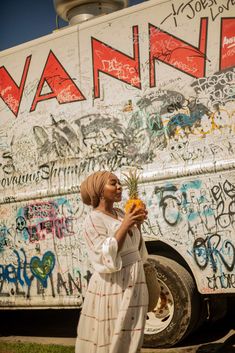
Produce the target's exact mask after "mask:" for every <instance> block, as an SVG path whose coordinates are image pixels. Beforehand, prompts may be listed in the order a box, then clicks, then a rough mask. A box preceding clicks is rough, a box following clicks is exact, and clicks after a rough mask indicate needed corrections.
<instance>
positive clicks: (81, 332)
mask: <svg viewBox="0 0 235 353" xmlns="http://www.w3.org/2000/svg"><path fill="white" fill-rule="evenodd" d="M116 211H117V214H118V219H117V220H116V219H114V218H112V217H110V216H108V215H105V214H104V213H102V212H101V211H98V210H93V211H92V212H91V213H90V214H89V215H88V216H87V217H86V219H85V222H84V237H85V240H86V244H87V250H88V255H89V257H90V260H91V262H92V265H93V267H94V271H95V272H94V273H93V275H92V277H91V279H90V282H89V285H88V289H87V292H86V297H85V300H84V304H83V307H82V311H81V315H80V319H79V323H78V330H77V340H76V348H75V352H76V353H137V352H140V348H141V346H142V343H143V335H144V326H145V320H146V314H147V309H148V290H147V286H146V282H145V274H144V270H143V261H145V260H146V258H147V255H148V253H147V250H146V246H145V243H144V241H142V245H141V248H140V250H139V244H140V232H139V230H138V228H137V227H136V226H134V227H132V236H130V235H129V234H128V235H127V236H126V239H125V242H124V244H123V246H122V248H121V250H120V251H119V252H118V244H117V241H116V238H115V237H114V234H115V232H116V230H117V228H119V227H120V225H121V221H122V219H123V212H122V211H121V210H119V209H116Z"/></svg>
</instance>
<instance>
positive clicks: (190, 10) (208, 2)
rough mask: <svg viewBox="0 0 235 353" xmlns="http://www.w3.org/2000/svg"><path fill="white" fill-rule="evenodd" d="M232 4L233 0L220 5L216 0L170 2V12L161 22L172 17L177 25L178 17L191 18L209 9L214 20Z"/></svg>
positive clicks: (233, 3) (227, 0)
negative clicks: (176, 3)
mask: <svg viewBox="0 0 235 353" xmlns="http://www.w3.org/2000/svg"><path fill="white" fill-rule="evenodd" d="M234 5H235V2H234V1H233V0H226V1H225V2H224V4H221V5H219V4H218V0H189V1H184V2H181V3H180V4H179V5H175V4H171V7H172V12H171V13H169V14H168V15H167V16H166V17H165V18H164V19H163V20H162V21H161V24H163V23H164V22H166V21H168V20H169V19H173V21H174V24H175V27H177V26H178V21H179V18H180V19H181V20H182V19H183V18H184V17H185V18H188V19H189V20H192V19H193V18H195V17H196V16H197V14H199V13H201V12H203V11H205V10H210V11H209V14H210V18H211V20H212V21H215V20H216V18H217V17H218V16H219V15H221V14H223V13H226V12H228V11H229V10H230V9H231V8H232V6H234ZM207 13H208V11H207Z"/></svg>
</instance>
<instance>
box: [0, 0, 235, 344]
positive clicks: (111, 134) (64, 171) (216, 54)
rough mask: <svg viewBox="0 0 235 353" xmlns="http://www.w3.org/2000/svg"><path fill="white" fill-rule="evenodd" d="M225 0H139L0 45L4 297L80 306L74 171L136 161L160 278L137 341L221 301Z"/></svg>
mask: <svg viewBox="0 0 235 353" xmlns="http://www.w3.org/2000/svg"><path fill="white" fill-rule="evenodd" d="M234 5H235V4H234V2H232V1H227V2H224V1H223V2H222V1H218V0H217V1H215V0H205V1H202V0H200V1H196V0H191V1H188V2H185V1H181V0H176V1H174V2H173V1H170V0H168V1H160V0H151V1H148V2H145V3H142V4H139V5H137V6H133V7H130V8H125V9H122V10H119V11H116V12H114V13H110V14H108V15H105V16H98V17H97V18H93V19H90V20H89V21H85V22H83V23H81V24H79V25H70V26H68V27H66V28H63V29H61V30H58V31H55V32H54V33H52V34H50V35H48V36H45V37H43V38H39V39H37V40H33V41H30V42H28V43H24V44H22V45H19V46H16V47H14V48H11V49H8V50H5V51H2V52H1V53H0V97H1V99H0V204H1V205H0V229H1V231H0V305H1V307H2V308H4V309H16V308H18V309H22V308H24V309H25V308H28V309H34V308H42V309H43V308H62V307H63V308H79V307H81V306H82V303H83V298H84V295H85V291H86V287H87V282H88V280H89V278H90V276H91V272H92V268H91V266H90V263H89V259H88V257H87V253H86V250H85V245H84V240H83V238H82V233H81V229H82V223H83V219H84V217H85V215H86V213H87V212H88V211H89V210H88V209H87V208H85V207H84V205H83V204H82V203H81V200H80V195H79V185H80V182H81V180H83V179H84V177H85V176H86V175H88V174H90V173H91V172H93V171H94V170H100V169H106V170H112V171H114V172H115V173H117V174H118V175H122V174H121V173H122V171H123V170H126V168H127V167H135V168H136V167H137V168H138V169H139V170H140V171H141V173H142V174H141V175H142V179H141V183H140V197H141V198H142V199H143V200H144V201H145V203H146V205H147V208H148V211H149V218H148V220H147V221H146V222H145V224H144V226H143V230H144V235H145V240H146V243H147V247H148V250H149V254H150V257H151V258H152V261H154V262H155V263H156V267H157V271H158V278H159V281H160V283H161V297H160V300H159V302H158V305H157V307H156V309H155V310H154V311H153V312H150V313H148V319H147V322H146V330H145V343H146V344H147V345H149V346H166V345H168V346H172V345H174V344H176V343H177V342H179V341H180V340H181V339H182V338H184V337H185V336H186V335H187V334H188V333H189V332H190V331H192V330H193V329H194V328H195V327H197V326H198V324H199V322H200V321H201V318H202V317H206V316H208V315H209V314H210V315H211V316H212V317H216V316H217V317H219V316H221V314H222V313H225V311H224V310H225V307H226V299H227V296H228V295H230V296H231V295H233V296H234V294H235V231H234V228H235V174H234V167H235V157H234V155H235V139H234V136H233V135H234V132H235V106H234V98H235V69H234V66H235V36H234V35H235V18H234V17H233V16H232V15H234ZM124 201H125V200H124ZM205 303H207V306H206V305H205ZM215 303H216V305H215ZM206 308H208V311H207V312H206V310H205V309H206ZM208 313H209V314H208Z"/></svg>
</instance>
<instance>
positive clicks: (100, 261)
mask: <svg viewBox="0 0 235 353" xmlns="http://www.w3.org/2000/svg"><path fill="white" fill-rule="evenodd" d="M117 227H119V224H117V225H116V224H114V226H113V227H112V229H107V228H106V227H105V224H104V222H103V220H102V217H100V215H99V213H96V212H91V214H89V215H88V216H87V217H86V219H85V222H84V238H85V241H86V244H87V250H88V255H89V257H90V261H91V263H92V265H93V267H94V269H95V271H97V272H99V273H111V272H117V271H120V270H121V268H122V259H121V256H120V254H119V252H118V243H117V240H116V238H115V236H114V235H115V232H116V229H117Z"/></svg>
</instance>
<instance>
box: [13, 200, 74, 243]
mask: <svg viewBox="0 0 235 353" xmlns="http://www.w3.org/2000/svg"><path fill="white" fill-rule="evenodd" d="M78 212H79V207H77V208H76V210H72V205H71V204H70V202H69V201H68V200H66V199H64V198H60V199H57V200H55V201H53V202H45V203H43V202H41V203H35V204H29V205H27V206H26V207H24V208H21V209H19V210H18V214H19V215H20V216H18V217H17V218H16V230H18V231H19V232H20V234H21V235H22V236H23V238H24V239H25V240H26V239H29V241H30V242H31V243H34V242H38V241H41V240H45V239H48V238H50V237H51V236H52V237H56V238H57V239H62V238H64V237H68V236H72V235H74V229H73V225H74V221H75V218H74V217H73V215H74V214H75V213H78Z"/></svg>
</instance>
